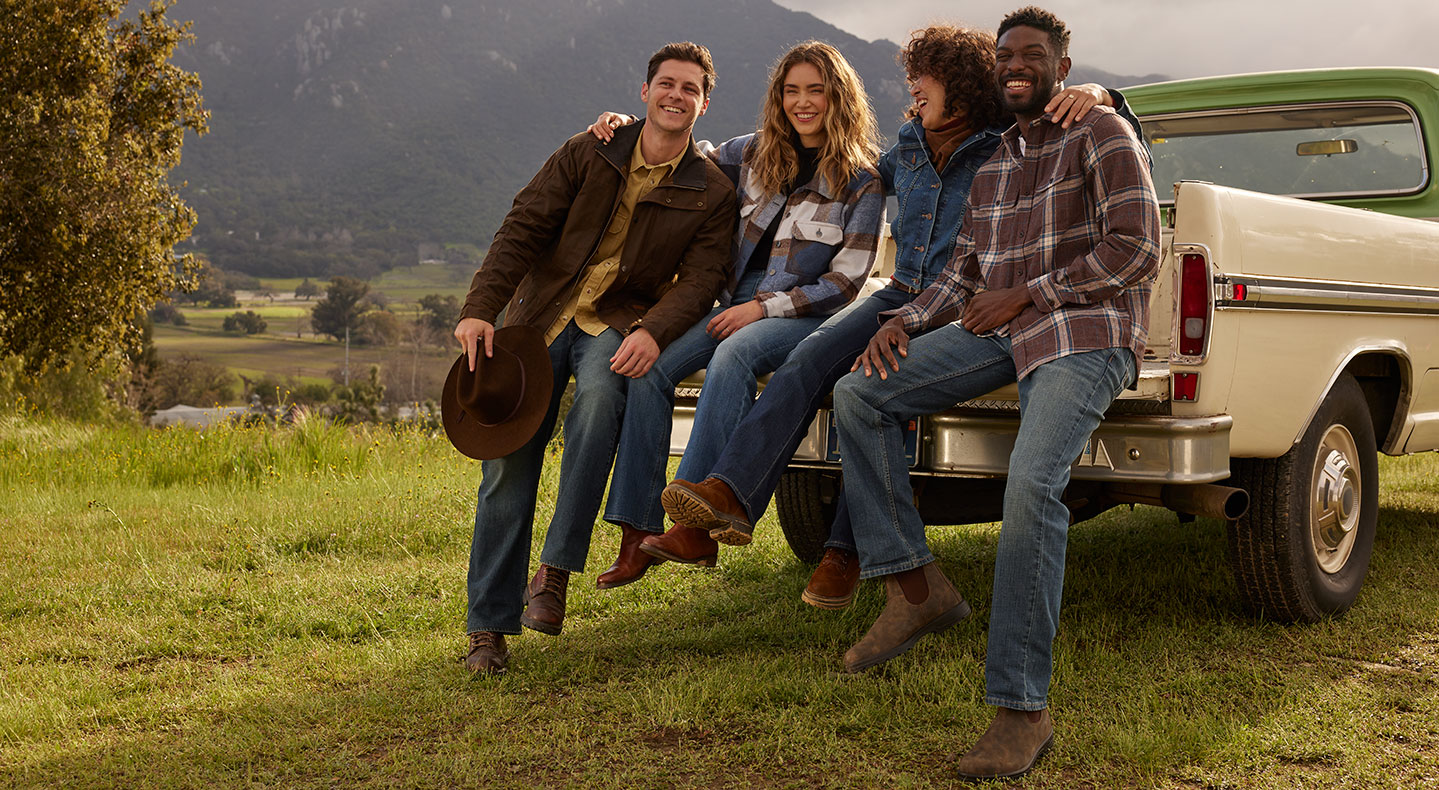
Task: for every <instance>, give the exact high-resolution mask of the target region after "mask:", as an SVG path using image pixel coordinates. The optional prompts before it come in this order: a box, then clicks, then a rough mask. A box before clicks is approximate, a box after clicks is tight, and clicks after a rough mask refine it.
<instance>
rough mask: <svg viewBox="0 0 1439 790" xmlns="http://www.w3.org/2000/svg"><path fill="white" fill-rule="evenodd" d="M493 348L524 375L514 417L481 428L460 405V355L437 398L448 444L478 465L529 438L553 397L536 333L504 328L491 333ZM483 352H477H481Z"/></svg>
mask: <svg viewBox="0 0 1439 790" xmlns="http://www.w3.org/2000/svg"><path fill="white" fill-rule="evenodd" d="M494 345H495V347H497V348H500V347H502V348H506V349H508V350H509V351H510V352H511V353H513V354H514V355H515V356H517V357H519V359H520V364H521V366H522V367H523V369H524V371H525V379H526V384H525V389H524V393H523V395H522V397H521V400H520V404H519V406H518V407H516V409H515V413H514V414H513V415H512V416H511V417H510V418H509V419H507V420H505V421H504V422H502V423H499V424H497V425H481V424H480V423H479V422H478V421H477V420H475V418H474V417H472V416H471V415H470V414H469V413H467V412H466V411H465V410H464V409H463V408H462V407H461V406H460V399H459V382H460V376H461V375H468V374H469V359H468V358H467V357H466V356H465V355H464V354H460V356H459V358H458V359H456V360H455V363H454V364H453V365H451V366H450V373H449V375H448V376H446V377H445V389H444V392H443V393H442V394H441V396H440V421H441V423H442V424H443V425H444V426H445V436H447V437H449V440H450V444H453V445H454V446H455V449H456V450H459V451H460V452H461V453H463V454H464V455H467V456H469V457H470V458H474V459H476V460H478V461H489V460H493V459H495V458H503V457H505V456H507V455H509V454H510V453H512V452H514V451H516V450H518V449H520V448H521V447H523V446H524V445H525V443H526V442H528V441H529V440H530V439H531V438H533V437H534V435H535V431H537V430H539V428H540V424H541V423H543V422H544V421H545V413H546V412H548V411H549V406H550V400H551V399H552V398H553V396H554V379H555V376H554V371H553V370H552V369H551V368H550V353H549V349H547V348H546V347H545V340H544V337H543V336H542V335H540V332H539V330H537V329H535V328H533V327H528V326H507V327H503V328H501V329H498V330H496V331H495V336H494ZM481 353H483V350H481Z"/></svg>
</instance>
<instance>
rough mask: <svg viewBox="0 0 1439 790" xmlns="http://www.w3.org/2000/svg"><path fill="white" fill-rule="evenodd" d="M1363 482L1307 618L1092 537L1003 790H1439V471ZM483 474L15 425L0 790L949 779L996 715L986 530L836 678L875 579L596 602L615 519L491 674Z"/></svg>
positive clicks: (777, 575)
mask: <svg viewBox="0 0 1439 790" xmlns="http://www.w3.org/2000/svg"><path fill="white" fill-rule="evenodd" d="M553 460H554V459H553V458H552V461H553ZM557 466H558V464H557V463H550V464H548V465H547V469H546V473H545V479H544V484H543V486H544V487H543V489H542V493H543V495H542V496H541V500H540V506H539V513H538V517H539V522H540V524H541V525H543V524H544V523H545V520H546V518H547V517H548V515H549V508H550V507H551V497H552V492H553V491H554V487H555V485H556V480H555V474H556V468H557ZM1381 470H1382V471H1381V474H1382V477H1383V490H1382V500H1381V510H1380V528H1379V533H1378V537H1377V540H1376V544H1375V550H1374V556H1373V561H1372V565H1371V573H1370V577H1369V580H1368V582H1367V583H1366V586H1365V590H1364V592H1363V593H1362V594H1361V596H1360V599H1359V602H1358V604H1357V606H1356V607H1355V609H1354V610H1352V611H1351V612H1349V613H1348V614H1347V615H1346V616H1344V617H1342V618H1339V619H1335V620H1332V621H1328V622H1323V623H1319V624H1317V625H1312V626H1280V625H1276V624H1273V623H1268V622H1263V621H1259V620H1255V619H1253V618H1251V617H1249V616H1247V615H1245V614H1244V613H1243V612H1242V611H1241V609H1240V605H1239V601H1238V600H1237V597H1236V593H1235V588H1234V584H1233V582H1232V580H1231V578H1230V576H1229V573H1228V571H1227V569H1226V568H1225V565H1224V538H1223V529H1222V525H1220V524H1219V523H1217V522H1213V521H1205V520H1200V521H1198V522H1196V523H1193V524H1179V523H1177V522H1176V520H1175V519H1174V517H1173V516H1172V515H1171V514H1169V513H1167V512H1165V511H1160V510H1156V509H1150V508H1144V507H1140V508H1137V509H1135V510H1133V511H1129V510H1117V511H1111V512H1110V513H1108V514H1105V515H1103V516H1101V517H1099V518H1097V519H1094V520H1092V521H1090V522H1086V523H1085V524H1083V525H1080V526H1078V527H1076V528H1075V529H1074V531H1073V533H1072V537H1071V541H1070V552H1069V573H1068V577H1067V579H1066V583H1065V609H1064V613H1063V617H1062V621H1061V628H1060V633H1059V637H1058V641H1057V645H1056V649H1057V653H1056V659H1057V661H1056V673H1055V678H1054V688H1053V694H1052V697H1051V702H1052V705H1053V708H1054V714H1055V721H1056V727H1057V735H1056V748H1055V749H1054V751H1053V752H1051V754H1050V755H1049V756H1048V757H1046V758H1045V760H1044V761H1043V762H1042V763H1041V764H1040V766H1039V768H1038V769H1037V771H1036V772H1035V774H1033V775H1032V776H1031V777H1029V778H1027V779H1026V780H1024V781H1022V782H1020V783H1018V786H1021V787H1044V788H1067V787H1091V788H1109V787H1124V788H1138V787H1173V788H1247V787H1266V788H1267V787H1275V788H1288V787H1325V788H1331V787H1332V788H1349V787H1365V788H1368V787H1373V788H1389V787H1395V788H1398V787H1404V788H1409V787H1422V786H1430V787H1432V786H1435V785H1436V784H1439V485H1436V479H1439V456H1436V455H1433V454H1430V455H1425V456H1421V457H1412V458H1401V459H1381ZM478 478H479V466H478V464H476V463H474V462H471V461H468V460H466V459H463V458H461V457H460V456H459V455H458V454H456V453H455V452H454V451H453V450H452V449H450V448H449V446H448V444H447V443H446V442H445V441H444V440H443V439H441V438H436V437H433V436H427V435H423V434H420V433H417V432H414V431H405V430H400V431H391V430H384V429H364V428H357V429H339V428H334V427H330V426H327V425H325V424H323V423H318V422H311V423H305V424H302V425H300V426H298V427H295V428H289V429H283V430H278V431H275V430H262V429H243V430H242V429H229V430H217V431H211V432H207V433H203V434H201V433H194V432H190V431H185V430H175V431H163V432H150V431H144V430H141V429H136V428H123V427H122V428H97V427H82V426H75V425H70V424H66V423H51V422H44V421H35V420H32V419H23V418H16V417H2V416H0V503H3V506H0V786H9V787H58V786H65V787H82V788H89V787H93V788H109V787H177V788H178V787H212V786H224V787H235V786H285V787H333V786H361V787H396V786H398V787H484V788H491V787H504V788H508V787H514V788H530V787H552V786H571V787H606V788H607V787H696V788H726V787H806V788H808V787H914V788H918V787H950V786H956V785H957V783H956V782H955V781H954V780H953V779H952V766H953V756H954V754H955V753H956V752H957V751H959V750H961V749H962V748H963V747H964V746H965V745H967V744H968V743H969V742H970V741H971V740H972V739H973V738H974V737H976V736H977V735H978V734H979V733H980V732H981V731H982V730H983V728H984V726H985V724H986V723H987V721H988V716H989V712H988V711H987V710H986V709H985V708H983V707H982V706H981V703H980V698H981V693H982V686H983V657H984V633H985V628H986V616H987V611H988V603H989V593H988V590H989V584H990V580H991V566H992V563H993V555H994V543H995V536H996V532H997V528H996V527H995V526H994V525H985V526H978V527H965V528H946V529H936V530H934V531H933V532H932V537H931V540H932V545H933V546H934V548H935V551H936V554H937V555H938V556H939V557H940V562H941V564H942V567H943V569H944V571H945V572H946V573H947V574H948V575H949V576H950V577H951V578H953V579H954V580H956V582H957V583H958V584H959V586H960V587H961V590H962V591H963V592H964V593H965V595H966V596H967V597H968V598H969V599H970V601H971V602H972V603H973V604H974V605H975V611H976V614H975V616H974V617H972V618H971V619H970V620H968V621H966V622H964V623H962V624H960V625H959V626H958V627H956V628H954V629H951V630H950V631H947V632H945V633H943V634H941V635H938V636H934V637H928V638H926V639H925V640H924V641H922V642H921V643H920V645H919V646H917V647H916V648H915V649H914V650H913V651H911V652H910V653H908V654H906V655H904V656H901V657H899V658H897V659H895V660H894V661H891V662H890V663H889V664H888V665H886V666H885V667H884V668H882V669H880V670H878V671H875V672H871V673H868V674H864V675H860V676H855V677H849V676H844V675H842V674H840V672H839V671H838V670H839V667H840V655H841V653H842V652H843V650H844V649H845V648H846V647H847V646H848V645H849V644H851V643H852V642H853V641H854V640H856V639H857V638H858V637H859V636H860V635H861V634H862V633H863V631H864V629H865V628H866V627H867V626H868V624H869V623H870V622H871V621H872V620H873V618H874V617H875V615H876V614H877V613H878V611H879V609H880V606H881V604H882V600H881V592H880V590H879V589H878V587H877V585H874V584H868V585H866V586H865V587H863V588H862V589H861V594H860V596H859V599H858V600H857V602H856V603H855V605H854V606H852V607H851V608H850V609H848V610H845V611H842V612H837V613H836V612H822V611H819V610H816V609H812V608H810V607H808V606H805V605H804V604H802V603H800V601H799V592H800V590H801V589H802V588H803V586H804V583H805V580H806V579H807V577H808V574H809V568H808V567H806V566H804V565H802V564H800V563H799V562H797V561H796V560H795V559H794V558H793V556H792V555H790V554H789V552H788V550H787V549H786V548H785V546H784V544H783V541H782V539H781V538H779V537H778V531H779V530H778V528H777V525H776V524H774V523H773V522H772V521H770V520H766V521H764V522H762V523H761V525H760V527H759V530H758V534H757V539H756V543H755V544H754V545H752V546H750V547H747V548H744V549H729V548H726V549H725V550H724V553H723V555H722V557H721V565H720V567H719V568H717V569H714V570H704V569H696V568H677V567H673V566H662V567H660V568H657V569H655V570H652V571H651V572H650V574H649V575H648V576H647V577H646V578H645V579H644V580H642V581H640V582H638V583H636V584H633V585H630V586H628V587H623V588H619V589H616V590H610V591H605V592H599V591H596V590H595V589H594V587H593V584H594V574H595V573H597V572H598V571H599V570H602V569H603V568H604V567H605V566H606V565H608V564H609V561H610V559H611V558H612V556H613V552H614V551H615V548H616V544H617V535H616V531H615V530H614V528H613V527H609V526H599V527H597V528H596V531H595V539H594V542H593V545H592V546H591V551H590V555H589V569H588V572H587V573H586V574H584V575H582V576H578V577H577V578H576V579H575V581H574V583H573V584H572V585H571V595H570V602H569V606H570V614H569V617H568V619H567V620H566V623H565V632H564V634H563V635H561V636H560V637H558V638H552V637H546V636H542V635H539V634H534V633H526V634H525V635H523V636H521V637H519V638H517V639H514V640H513V641H512V642H511V650H512V652H513V654H514V658H513V660H512V669H511V672H510V674H509V675H508V676H506V677H504V678H501V679H492V680H480V681H476V680H471V679H470V678H469V677H467V675H466V674H465V672H464V671H463V669H462V667H461V666H460V664H459V663H457V659H458V657H459V656H460V654H461V652H462V650H463V633H462V632H463V630H464V629H463V622H464V607H465V603H464V601H465V595H464V583H465V565H466V558H467V553H468V550H469V543H470V520H471V516H472V513H473V507H474V493H473V492H474V486H475V485H476V483H477V482H478ZM541 537H542V536H541V535H539V534H537V535H536V536H535V541H536V545H538V541H539V540H540V539H541Z"/></svg>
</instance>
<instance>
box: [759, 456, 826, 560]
mask: <svg viewBox="0 0 1439 790" xmlns="http://www.w3.org/2000/svg"><path fill="white" fill-rule="evenodd" d="M839 491H840V481H839V475H837V474H834V473H833V472H821V471H819V470H817V469H795V470H791V471H789V472H785V473H784V474H783V475H782V476H781V477H780V479H779V489H778V490H776V491H775V508H776V510H777V511H778V512H779V526H780V529H781V530H783V531H784V539H785V542H787V543H789V549H790V551H793V552H794V556H796V557H799V558H800V560H802V561H804V562H808V563H816V562H819V560H820V558H821V557H823V556H824V543H825V541H827V540H829V527H830V524H832V523H833V522H834V512H835V508H836V503H837V502H838V498H839Z"/></svg>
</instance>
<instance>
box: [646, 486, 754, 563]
mask: <svg viewBox="0 0 1439 790" xmlns="http://www.w3.org/2000/svg"><path fill="white" fill-rule="evenodd" d="M660 506H661V507H663V508H664V509H665V513H666V514H667V515H669V517H670V518H671V519H673V520H674V522H675V523H676V524H683V525H685V526H687V527H694V528H696V529H707V530H709V533H710V540H714V541H718V542H720V543H723V544H725V545H726V546H748V545H749V544H750V541H752V540H754V538H753V537H752V536H751V535H750V533H751V532H753V531H754V527H753V526H751V525H750V524H748V523H746V522H745V521H743V520H742V519H737V518H735V517H734V516H731V515H729V514H727V513H721V512H720V511H718V510H715V509H714V507H712V506H711V505H710V503H708V502H706V501H705V500H704V499H702V498H700V497H699V496H697V495H695V494H694V492H692V491H690V490H689V489H687V488H681V487H679V486H677V485H673V484H671V485H667V486H665V489H664V491H661V492H660ZM655 556H659V555H655Z"/></svg>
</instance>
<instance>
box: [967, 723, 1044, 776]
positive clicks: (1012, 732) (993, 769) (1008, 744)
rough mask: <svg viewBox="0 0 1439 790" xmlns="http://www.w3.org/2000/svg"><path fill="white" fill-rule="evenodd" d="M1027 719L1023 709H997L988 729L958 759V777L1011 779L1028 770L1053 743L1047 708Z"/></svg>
mask: <svg viewBox="0 0 1439 790" xmlns="http://www.w3.org/2000/svg"><path fill="white" fill-rule="evenodd" d="M1038 713H1039V715H1038V716H1037V717H1036V718H1035V720H1033V721H1031V720H1030V717H1031V715H1032V714H1030V713H1029V712H1027V711H1022V710H1011V709H1009V708H998V709H996V710H995V712H994V721H992V722H990V724H989V729H987V730H985V731H984V734H983V735H981V736H979V740H978V741H977V742H975V744H974V748H973V749H970V750H969V751H967V752H965V753H964V755H963V756H961V757H960V758H959V765H958V766H956V768H957V770H958V772H959V777H960V778H961V779H968V780H970V781H975V782H977V781H980V780H983V779H1012V778H1014V777H1018V776H1023V775H1025V774H1027V773H1029V769H1031V768H1033V767H1034V764H1035V763H1036V762H1038V761H1039V758H1040V757H1043V756H1044V753H1045V752H1047V751H1049V747H1050V746H1051V745H1053V743H1054V722H1053V721H1052V720H1051V719H1050V718H1049V709H1048V708H1045V709H1044V710H1042V711H1038Z"/></svg>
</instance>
